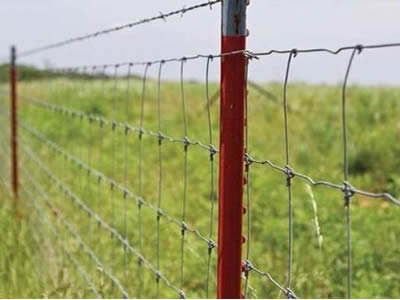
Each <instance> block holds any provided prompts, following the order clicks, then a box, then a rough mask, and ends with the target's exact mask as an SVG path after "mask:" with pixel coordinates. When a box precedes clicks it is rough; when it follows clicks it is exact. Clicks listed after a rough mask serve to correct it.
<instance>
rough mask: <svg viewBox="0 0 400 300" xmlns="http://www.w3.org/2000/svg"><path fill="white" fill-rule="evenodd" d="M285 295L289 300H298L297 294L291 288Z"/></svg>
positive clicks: (287, 289)
mask: <svg viewBox="0 0 400 300" xmlns="http://www.w3.org/2000/svg"><path fill="white" fill-rule="evenodd" d="M284 294H285V296H286V297H287V298H288V299H298V298H297V296H296V294H295V293H294V292H293V291H292V290H291V289H289V288H286V289H285V291H284Z"/></svg>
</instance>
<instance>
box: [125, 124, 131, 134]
mask: <svg viewBox="0 0 400 300" xmlns="http://www.w3.org/2000/svg"><path fill="white" fill-rule="evenodd" d="M129 130H130V128H129V124H128V123H125V124H124V134H125V135H128V133H129Z"/></svg>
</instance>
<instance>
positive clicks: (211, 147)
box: [209, 144, 217, 160]
mask: <svg viewBox="0 0 400 300" xmlns="http://www.w3.org/2000/svg"><path fill="white" fill-rule="evenodd" d="M209 150H210V160H213V159H214V155H215V154H217V149H216V148H215V147H214V146H213V145H211V144H210V145H209Z"/></svg>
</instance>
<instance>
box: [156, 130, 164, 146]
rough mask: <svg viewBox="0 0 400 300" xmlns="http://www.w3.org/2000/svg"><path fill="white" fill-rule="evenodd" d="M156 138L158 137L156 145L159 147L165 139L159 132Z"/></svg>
mask: <svg viewBox="0 0 400 300" xmlns="http://www.w3.org/2000/svg"><path fill="white" fill-rule="evenodd" d="M157 136H158V144H159V145H160V146H161V144H162V141H163V140H164V139H165V135H164V134H163V133H162V132H161V131H159V132H158V133H157Z"/></svg>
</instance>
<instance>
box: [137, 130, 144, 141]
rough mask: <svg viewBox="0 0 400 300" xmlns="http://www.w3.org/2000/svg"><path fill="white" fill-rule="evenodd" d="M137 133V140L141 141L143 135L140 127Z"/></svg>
mask: <svg viewBox="0 0 400 300" xmlns="http://www.w3.org/2000/svg"><path fill="white" fill-rule="evenodd" d="M138 132H139V140H141V139H142V137H143V134H144V129H143V128H142V127H140V128H139V130H138Z"/></svg>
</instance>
